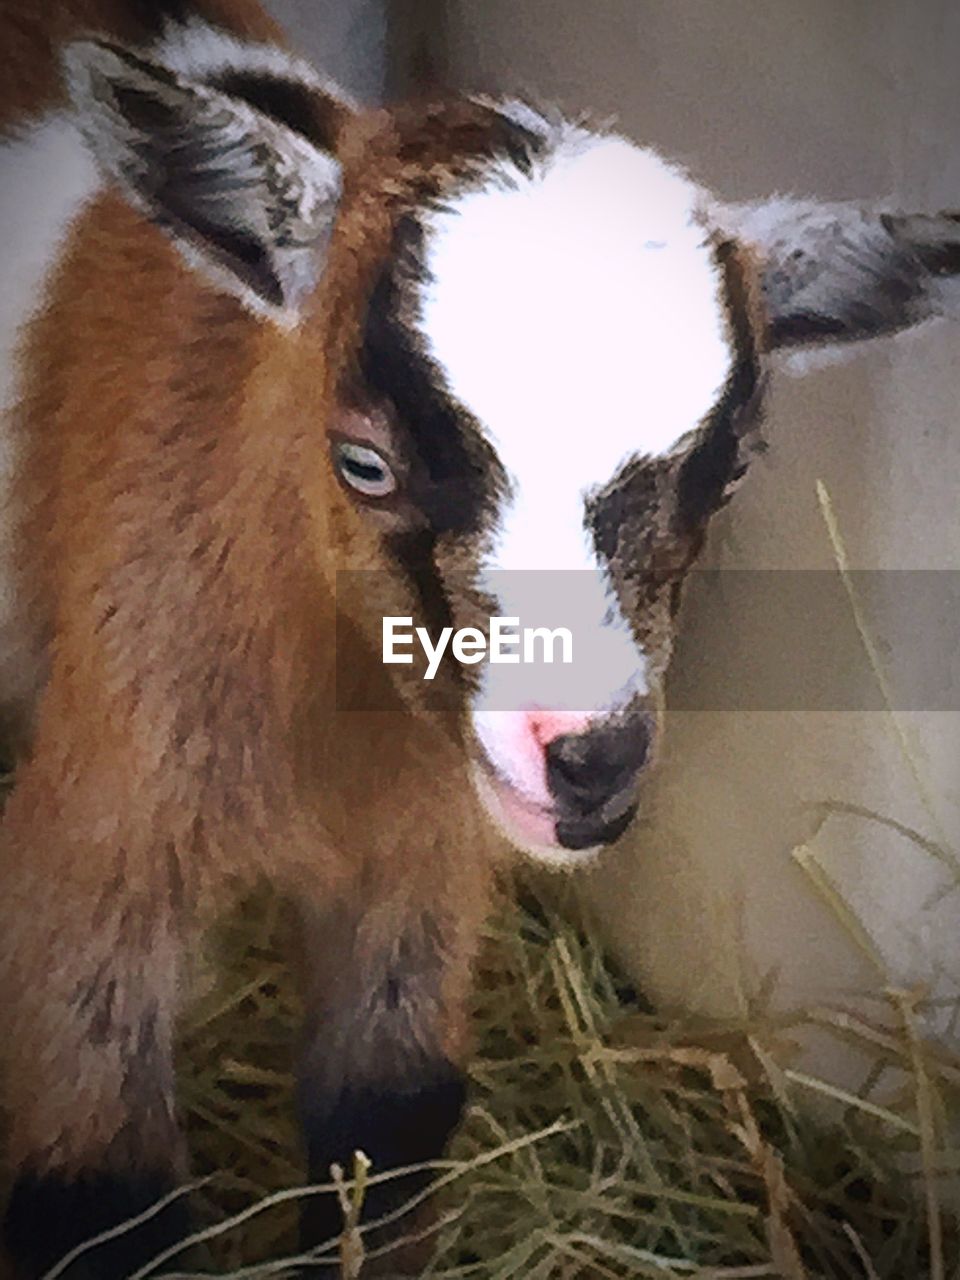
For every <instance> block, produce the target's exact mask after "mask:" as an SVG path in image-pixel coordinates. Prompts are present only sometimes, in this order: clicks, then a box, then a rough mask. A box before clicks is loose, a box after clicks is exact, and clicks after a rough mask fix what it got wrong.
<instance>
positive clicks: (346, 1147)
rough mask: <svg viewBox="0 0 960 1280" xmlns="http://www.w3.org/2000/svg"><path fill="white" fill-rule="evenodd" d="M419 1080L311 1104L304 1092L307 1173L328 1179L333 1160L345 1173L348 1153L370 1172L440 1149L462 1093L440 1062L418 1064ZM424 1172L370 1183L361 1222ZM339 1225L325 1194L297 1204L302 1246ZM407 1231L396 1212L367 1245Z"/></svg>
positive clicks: (412, 1188) (459, 1078) (385, 1208)
mask: <svg viewBox="0 0 960 1280" xmlns="http://www.w3.org/2000/svg"><path fill="white" fill-rule="evenodd" d="M420 1077H421V1078H420V1080H419V1081H417V1082H411V1084H410V1088H409V1089H406V1088H402V1087H400V1086H399V1085H398V1086H396V1087H394V1088H372V1087H367V1088H346V1089H344V1090H343V1091H342V1092H341V1093H340V1095H339V1096H338V1097H337V1098H336V1100H335V1101H333V1102H332V1104H331V1103H329V1102H328V1103H327V1105H326V1106H319V1107H318V1106H317V1102H316V1100H315V1099H310V1098H309V1097H306V1098H305V1100H304V1105H303V1131H304V1138H305V1140H306V1144H307V1153H308V1161H309V1169H310V1178H311V1180H312V1181H314V1182H328V1181H329V1180H330V1165H331V1163H333V1162H336V1163H338V1164H339V1165H341V1167H342V1168H343V1169H344V1170H345V1172H346V1174H347V1176H348V1177H349V1176H350V1175H351V1171H352V1166H353V1153H354V1151H356V1150H358V1149H359V1150H361V1151H364V1152H365V1153H366V1154H367V1155H368V1156H369V1157H370V1159H371V1160H372V1161H373V1166H374V1172H375V1173H382V1172H385V1171H386V1170H388V1169H395V1168H400V1167H402V1166H404V1165H410V1164H421V1163H424V1162H426V1161H428V1160H436V1159H438V1158H439V1157H440V1156H442V1155H443V1152H444V1148H445V1147H446V1144H447V1140H448V1138H449V1137H450V1134H451V1133H452V1132H453V1130H454V1128H455V1127H456V1125H457V1123H458V1122H459V1120H460V1116H461V1113H462V1111H463V1105H464V1100H465V1097H466V1085H465V1083H464V1077H463V1074H462V1073H461V1072H460V1071H458V1070H457V1069H456V1068H455V1067H454V1066H452V1065H451V1064H450V1063H447V1062H439V1063H435V1064H432V1065H429V1066H428V1065H427V1064H424V1066H423V1067H422V1070H421V1072H420ZM430 1176H431V1175H430V1174H429V1172H427V1173H417V1174H410V1175H408V1176H407V1177H405V1178H394V1179H391V1180H390V1181H389V1182H385V1183H380V1184H378V1185H377V1186H374V1187H370V1188H369V1189H368V1191H367V1196H366V1199H365V1201H364V1206H363V1208H364V1212H363V1219H364V1221H367V1222H369V1221H371V1220H373V1219H375V1218H379V1217H382V1216H383V1215H384V1214H387V1213H389V1212H391V1211H392V1210H394V1209H397V1208H399V1207H400V1206H401V1205H403V1204H404V1203H406V1201H408V1200H409V1199H411V1197H412V1196H414V1195H416V1194H417V1193H418V1192H419V1191H421V1190H422V1189H423V1187H425V1186H426V1185H427V1183H428V1182H429V1181H430ZM342 1230H343V1215H342V1213H341V1211H340V1206H339V1203H338V1201H337V1198H336V1197H335V1196H333V1195H322V1196H321V1195H317V1196H311V1197H309V1198H308V1199H306V1200H305V1201H304V1202H303V1209H302V1217H301V1244H302V1247H303V1248H304V1249H309V1248H312V1247H314V1246H316V1245H319V1244H322V1243H323V1242H324V1241H325V1240H329V1239H331V1238H332V1237H335V1236H337V1235H339V1234H340V1232H341V1231H342ZM407 1230H409V1225H408V1222H407V1220H405V1219H403V1218H401V1219H400V1220H399V1222H397V1223H396V1224H395V1225H394V1226H393V1227H392V1228H384V1229H383V1231H382V1233H380V1234H378V1235H377V1236H376V1237H375V1239H374V1240H373V1241H368V1247H369V1246H370V1245H373V1246H374V1247H380V1246H381V1245H384V1244H386V1243H387V1241H388V1239H389V1237H390V1236H391V1235H393V1236H398V1235H403V1234H405V1232H406V1231H407Z"/></svg>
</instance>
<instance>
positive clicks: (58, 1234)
mask: <svg viewBox="0 0 960 1280" xmlns="http://www.w3.org/2000/svg"><path fill="white" fill-rule="evenodd" d="M174 1186H175V1182H174V1180H173V1179H172V1178H170V1177H168V1176H166V1175H164V1174H159V1173H145V1172H138V1173H134V1172H130V1173H129V1174H126V1175H120V1174H112V1173H106V1172H102V1171H93V1170H91V1171H89V1172H87V1173H83V1174H81V1175H80V1176H79V1177H77V1178H74V1179H67V1178H66V1177H64V1176H63V1175H61V1174H57V1173H46V1174H36V1173H23V1174H21V1175H20V1177H19V1178H18V1179H17V1181H16V1183H15V1184H14V1187H13V1191H12V1192H11V1195H10V1200H9V1203H8V1205H7V1212H6V1217H5V1219H4V1224H3V1238H4V1244H5V1245H6V1247H7V1249H8V1250H9V1252H10V1255H11V1257H12V1258H13V1261H14V1263H15V1266H16V1268H17V1275H18V1276H20V1277H22V1278H23V1280H35V1278H36V1277H39V1276H42V1275H44V1274H46V1272H47V1271H49V1270H50V1268H51V1267H53V1266H54V1265H55V1264H56V1263H57V1262H59V1261H60V1259H61V1258H63V1257H64V1256H65V1255H66V1254H67V1253H69V1252H70V1251H71V1250H72V1249H74V1248H76V1246H77V1245H79V1244H82V1243H83V1242H84V1241H85V1240H89V1239H90V1238H91V1237H92V1236H95V1235H99V1234H100V1233H101V1232H102V1231H107V1230H109V1229H110V1228H111V1227H117V1226H119V1225H120V1224H121V1223H122V1222H126V1221H127V1219H128V1218H132V1217H135V1216H136V1215H137V1214H140V1213H142V1212H143V1211H144V1210H145V1209H148V1208H149V1207H150V1206H151V1205H153V1204H155V1203H156V1201H157V1200H159V1199H160V1198H161V1197H162V1196H165V1195H167V1194H168V1193H169V1192H170V1191H172V1190H173V1188H174ZM189 1230H190V1221H189V1215H188V1213H187V1209H186V1206H185V1204H184V1202H183V1200H182V1199H180V1200H176V1201H174V1202H173V1204H170V1205H168V1206H167V1207H166V1208H165V1209H163V1210H162V1211H161V1212H160V1213H159V1214H157V1215H156V1216H155V1217H153V1218H150V1219H149V1220H148V1221H146V1222H144V1223H143V1224H142V1225H141V1226H139V1227H136V1228H134V1229H132V1230H130V1231H125V1232H124V1233H123V1234H122V1235H120V1236H118V1237H117V1238H116V1239H114V1240H111V1241H109V1242H107V1243H105V1244H102V1245H99V1246H97V1247H96V1248H95V1249H91V1250H90V1252H89V1253H85V1254H83V1256H82V1258H79V1259H78V1260H77V1262H76V1264H75V1265H74V1266H72V1267H70V1268H68V1269H67V1271H65V1272H64V1280H118V1278H119V1277H120V1276H127V1275H131V1274H132V1273H133V1272H134V1271H137V1270H139V1269H140V1268H141V1267H143V1266H145V1265H146V1264H147V1263H148V1262H149V1261H150V1259H151V1258H153V1257H155V1256H156V1255H157V1254H158V1253H160V1252H161V1251H162V1250H164V1249H166V1248H168V1247H170V1246H171V1245H173V1244H175V1243H176V1242H177V1241H179V1240H183V1239H184V1238H185V1237H186V1236H187V1235H188V1234H189Z"/></svg>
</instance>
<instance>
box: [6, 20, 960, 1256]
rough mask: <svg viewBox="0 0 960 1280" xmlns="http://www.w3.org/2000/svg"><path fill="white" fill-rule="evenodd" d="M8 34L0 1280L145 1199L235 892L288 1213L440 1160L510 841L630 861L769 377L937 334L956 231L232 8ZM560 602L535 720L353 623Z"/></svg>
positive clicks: (545, 850) (509, 698)
mask: <svg viewBox="0 0 960 1280" xmlns="http://www.w3.org/2000/svg"><path fill="white" fill-rule="evenodd" d="M0 41H2V44H3V47H4V48H5V49H6V50H7V56H8V58H9V59H11V60H12V69H11V70H10V74H8V77H7V78H6V79H5V81H4V86H3V90H2V94H3V97H2V98H0V126H2V127H3V129H4V131H5V134H6V137H7V143H6V145H5V148H4V150H3V151H2V153H0V154H2V160H0V164H2V192H3V196H2V201H3V205H2V207H3V214H4V227H3V251H4V252H5V254H6V255H7V258H8V265H7V266H6V267H5V270H4V298H3V304H2V306H3V310H2V313H0V389H2V397H3V437H2V439H3V450H4V453H3V458H4V468H3V477H4V484H5V489H6V492H5V497H4V513H5V516H4V520H5V522H4V525H3V558H2V566H3V567H2V573H3V576H2V580H0V581H2V586H3V592H2V597H0V598H2V609H3V616H2V618H0V680H2V687H0V696H2V701H3V704H4V708H5V714H6V717H7V719H8V721H9V723H10V725H11V726H14V725H16V726H17V727H18V729H19V732H20V734H21V735H22V740H23V749H22V761H21V763H20V767H19V772H18V775H17V781H16V787H15V790H14V792H13V794H12V796H11V798H10V800H9V802H8V804H7V808H6V813H5V815H4V818H3V831H2V840H0V843H2V853H0V875H2V887H0V913H2V922H0V939H2V942H0V973H2V988H0V989H2V992H3V997H2V1015H0V1026H2V1045H3V1050H4V1052H5V1056H6V1064H5V1065H6V1071H5V1091H6V1092H5V1097H6V1102H7V1104H8V1107H9V1112H10V1116H11V1133H10V1145H9V1152H10V1158H11V1161H12V1163H13V1166H14V1168H15V1170H16V1181H15V1185H14V1188H13V1192H12V1196H11V1199H10V1203H9V1208H8V1210H7V1214H6V1219H5V1237H4V1238H5V1244H6V1247H7V1249H8V1250H9V1252H10V1254H11V1255H12V1257H13V1260H14V1264H15V1267H16V1269H17V1275H18V1276H19V1277H21V1278H24V1280H25V1278H28V1277H37V1276H39V1275H41V1274H42V1273H43V1272H44V1270H45V1269H47V1268H48V1267H49V1266H51V1265H52V1264H54V1263H55V1262H56V1261H57V1260H58V1259H59V1258H61V1257H62V1256H63V1255H64V1254H65V1253H67V1252H68V1251H69V1250H70V1249H72V1248H73V1247H75V1246H76V1245H77V1244H78V1242H80V1241H81V1240H82V1239H83V1238H85V1237H88V1236H90V1235H91V1234H93V1233H95V1232H98V1231H100V1230H102V1229H105V1228H109V1227H111V1226H113V1225H115V1224H116V1223H118V1222H119V1221H121V1220H122V1219H124V1218H126V1217H127V1216H129V1215H132V1214H135V1213H137V1212H139V1211H141V1210H143V1209H144V1208H145V1207H147V1206H148V1205H149V1204H150V1203H151V1202H153V1201H154V1200H155V1199H156V1198H157V1197H158V1196H160V1195H161V1194H162V1193H163V1192H165V1191H166V1190H168V1189H169V1188H170V1187H171V1186H172V1185H174V1184H175V1183H176V1182H177V1181H178V1180H179V1179H180V1178H181V1177H182V1174H183V1164H182V1152H181V1147H180V1142H179V1139H178V1134H177V1128H176V1123H175V1117H174V1111H173V1101H172V1098H173V1064H172V1058H171V1032H172V1027H173V1022H174V1018H175V1015H176V1010H177V1005H178V997H179V994H180V988H181V980H182V971H183V960H182V957H183V955H184V954H185V948H186V947H187V945H188V944H189V943H190V942H191V940H192V938H193V937H194V936H195V934H196V932H197V931H198V930H199V929H200V928H201V927H202V925H203V923H204V921H205V920H206V919H207V918H208V917H209V915H210V913H211V911H212V910H213V909H214V908H217V907H220V906H221V905H222V903H223V901H224V898H225V895H226V894H227V893H228V892H233V891H234V890H236V889H240V888H242V887H244V886H245V885H249V884H250V883H251V881H253V880H254V879H255V878H257V877H258V876H260V875H261V874H268V875H269V876H270V877H271V879H272V880H273V881H274V882H275V883H276V884H277V885H279V887H280V889H281V890H282V891H283V892H284V893H285V894H287V895H288V896H289V897H290V898H291V899H292V900H293V901H294V902H295V903H296V904H297V905H298V907H299V910H300V916H301V918H302V922H303V933H302V946H301V948H300V952H301V961H302V969H303V992H304V998H305V1001H306V1007H307V1019H306V1026H305V1028H304V1037H303V1045H302V1050H301V1054H300V1069H299V1081H300V1085H299V1088H300V1094H299V1096H300V1108H301V1114H302V1121H303V1131H304V1136H305V1141H306V1146H307V1150H308V1155H309V1167H310V1173H311V1176H312V1177H313V1178H315V1179H318V1180H326V1178H327V1177H328V1171H329V1166H330V1163H331V1161H334V1160H339V1161H349V1157H350V1153H351V1152H352V1150H353V1149H354V1148H357V1147H359V1148H363V1149H364V1150H365V1151H366V1152H367V1153H368V1154H369V1155H370V1156H371V1158H372V1159H373V1161H374V1163H375V1165H376V1167H377V1168H384V1167H386V1166H390V1165H405V1164H409V1163H412V1162H416V1161H422V1160H427V1159H429V1158H432V1157H436V1156H438V1155H439V1154H440V1152H441V1151H442V1149H443V1146H444V1143H445V1140H446V1138H447V1136H448V1134H449V1133H450V1131H451V1129H452V1128H453V1127H454V1125H455V1124H456V1122H457V1118H458V1115H459V1113H460V1109H461V1104H462V1099H463V1085H462V1081H461V1064H462V1062H463V1059H464V1054H465V1041H466V1028H465V1025H464V1005H465V996H466V993H467V987H468V981H469V974H470V969H471V963H472V960H473V957H474V952H475V949H476V945H477V937H478V932H479V927H480V924H481V921H482V920H483V917H484V913H485V910H486V906H487V902H488V894H489V888H490V882H491V876H492V870H493V867H494V865H495V863H496V861H497V857H498V850H501V849H505V848H506V843H505V842H504V841H503V839H502V837H503V835H504V834H506V835H507V836H508V837H509V839H510V841H511V842H512V844H513V845H515V846H518V847H520V848H522V849H525V850H527V851H528V852H530V853H532V854H533V855H535V856H537V857H539V858H541V859H543V860H546V861H550V862H560V863H563V862H573V861H576V860H577V859H578V858H579V857H582V856H584V854H585V853H586V852H589V851H592V850H594V849H596V848H598V847H600V846H603V845H605V844H608V843H610V842H611V841H613V840H614V839H615V838H616V837H617V836H618V835H619V834H620V833H621V832H622V831H623V830H624V829H625V827H626V826H627V825H628V824H629V822H630V820H631V818H632V816H633V814H634V812H635V809H636V805H637V786H638V781H639V779H640V777H641V776H642V773H643V771H644V768H645V767H646V766H647V764H648V762H649V758H650V755H651V752H652V749H653V746H654V739H655V734H656V728H657V724H658V708H659V699H660V687H661V682H662V677H663V674H664V670H665V667H666V664H667V660H668V656H669V650H670V643H671V635H672V630H673V616H674V613H675V610H676V606H677V601H678V596H679V587H680V584H681V582H682V580H683V576H684V573H685V572H686V570H687V568H688V567H689V565H690V564H691V561H692V560H693V558H694V556H695V555H696V552H697V549H698V547H699V545H700V542H701V540H702V537H703V533H704V529H705V525H706V522H707V520H708V519H709V517H710V515H711V514H712V513H713V512H714V511H715V510H716V509H717V508H718V507H719V506H720V505H721V503H722V502H723V501H724V500H725V498H726V497H727V495H728V494H729V492H730V490H731V488H732V486H733V485H734V483H735V482H736V481H737V480H738V479H739V478H740V476H741V475H742V473H743V471H744V468H745V465H746V461H747V456H748V452H749V447H750V440H751V433H752V430H753V428H754V427H755V425H756V421H757V413H758V408H759V401H760V394H761V391H762V386H763V381H764V371H765V368H766V365H767V362H768V359H769V354H770V353H771V352H772V351H773V350H774V349H775V348H784V347H790V346H794V345H797V344H802V343H806V342H810V341H817V342H822V341H824V340H830V341H834V340H836V341H839V340H845V339H851V338H868V337H871V336H872V335H875V334H879V333H885V332H890V331H894V330H897V329H900V328H902V327H904V326H906V325H909V324H913V323H915V322H918V321H921V320H923V319H924V318H926V317H927V316H930V315H932V314H934V313H935V312H936V311H937V310H938V309H940V304H941V300H942V288H943V281H944V279H945V277H947V276H949V275H951V274H952V273H954V272H956V271H957V270H958V269H960V252H958V247H960V240H958V234H957V224H956V222H955V221H954V219H953V218H951V217H948V216H946V215H942V216H932V217H923V216H892V215H873V214H871V213H869V212H867V211H862V210H858V209H849V208H839V207H829V208H826V207H818V206H813V205H809V204H801V203H796V202H791V201H786V200H775V201H773V202H770V203H768V204H766V205H762V206H758V207H756V208H751V209H729V208H728V209H722V208H719V207H718V206H717V205H716V204H715V203H714V202H713V201H711V200H710V199H709V198H708V197H707V196H706V195H705V194H704V193H703V192H702V191H701V190H699V189H698V188H697V187H696V186H695V185H694V184H693V183H692V182H691V181H690V180H689V179H688V177H687V176H686V175H685V174H684V173H683V172H681V171H680V170H679V169H677V168H675V167H674V166H672V165H670V164H667V163H665V162H664V161H663V160H662V159H660V158H659V157H658V156H657V155H655V154H654V153H652V152H651V151H649V150H645V149H642V148H640V147H638V146H635V145H633V144H632V143H630V142H628V141H626V140H624V139H623V138H620V137H617V136H615V135H613V134H610V133H608V132H605V131H600V130H594V129H592V128H590V127H588V126H587V125H585V124H579V123H572V122H569V121H566V120H563V119H560V118H558V117H556V118H555V117H552V116H549V115H544V114H541V113H540V112H538V111H536V110H534V109H532V108H531V107H529V106H527V105H525V104H522V103H520V102H516V101H503V102H497V101H490V100H481V99H461V100H450V101H446V102H444V103H441V104H439V105H435V106H430V107H423V106H421V107H418V108H416V109H413V108H406V109H405V108H400V109H396V110H393V111H390V112H377V111H369V112H359V111H356V110H354V109H353V108H352V107H351V106H350V105H349V104H348V103H347V102H345V101H344V100H343V98H342V97H341V96H338V95H337V92H336V91H335V90H334V89H333V88H331V86H330V85H329V84H328V83H327V82H326V81H324V80H323V79H322V77H320V76H318V75H317V74H316V73H315V72H314V71H312V70H311V69H310V68H309V67H308V66H306V65H305V64H304V63H303V62H301V61H300V60H298V59H297V58H295V57H293V56H291V55H290V54H289V53H287V52H286V51H285V50H284V48H283V47H282V44H281V43H279V37H278V36H277V33H275V32H274V30H273V29H272V26H271V24H270V23H269V22H268V20H267V19H266V18H264V17H263V15H262V14H260V13H259V12H258V11H257V10H256V8H255V7H254V5H253V4H248V3H246V2H245V0H196V4H195V6H193V7H192V8H190V9H189V11H188V6H187V5H185V4H184V3H166V4H164V3H156V4H151V3H148V0H61V3H56V4H49V5H45V6H41V5H36V4H35V3H34V2H33V0H3V3H2V4H0ZM61 66H62V68H63V69H64V74H63V76H62V80H61V77H60V74H59V68H60V67H61ZM61 83H62V84H63V85H64V90H65V93H64V90H61V88H60V85H61ZM62 95H63V96H62ZM527 570H551V571H562V572H551V573H542V574H537V573H533V574H530V573H527V572H525V571H527ZM566 571H570V572H566ZM551 610H552V612H553V614H563V613H564V610H566V617H567V619H568V620H572V621H573V622H574V623H575V627H576V637H577V643H578V645H580V646H581V647H583V648H584V649H585V651H586V653H587V654H588V658H589V660H588V661H587V662H586V664H581V667H582V669H581V670H580V671H579V672H578V675H577V678H576V682H575V687H573V686H571V685H570V683H569V681H570V679H571V676H570V673H569V672H567V671H565V670H564V668H563V667H562V666H559V665H554V666H550V667H547V666H544V667H543V668H542V669H541V670H539V671H537V672H533V671H527V670H521V671H520V672H519V674H518V672H517V669H516V668H515V667H513V666H510V665H509V664H508V665H506V666H504V665H500V666H497V665H496V664H493V663H486V664H484V665H482V666H476V667H465V668H463V669H462V670H461V669H460V668H459V667H456V666H451V665H450V664H447V665H446V666H445V667H444V669H443V670H442V671H441V672H440V674H439V675H438V677H437V679H436V680H435V681H431V682H425V681H423V680H422V679H421V676H422V674H423V672H422V664H419V665H418V663H417V662H413V663H411V664H409V665H397V666H390V667H385V666H384V664H383V661H382V654H381V634H382V626H383V619H384V617H386V616H392V617H410V618H412V619H416V620H417V621H418V622H420V623H422V624H424V625H425V626H427V627H431V628H437V627H441V626H443V625H445V624H451V625H455V626H457V627H463V626H467V625H479V628H480V630H481V631H483V627H484V626H486V625H488V621H485V620H488V618H489V616H495V615H497V616H517V617H526V616H529V615H530V614H531V611H532V612H533V613H534V614H535V615H538V616H539V615H544V616H545V615H546V614H548V613H551ZM508 677H510V678H509V679H508ZM425 691H426V692H425ZM390 1185H393V1184H390ZM414 1188H415V1182H414V1181H413V1180H411V1179H408V1180H407V1182H406V1183H401V1184H399V1186H398V1188H397V1190H396V1191H395V1192H388V1191H387V1190H381V1191H378V1192H376V1193H375V1194H371V1196H370V1202H369V1210H370V1213H371V1214H372V1215H375V1216H376V1215H379V1214H382V1213H384V1212H385V1211H387V1210H389V1209H390V1208H391V1207H392V1206H393V1205H394V1204H395V1200H396V1197H397V1196H401V1197H404V1198H405V1197H406V1196H407V1195H409V1194H410V1193H411V1191H412V1190H413V1189H414ZM306 1204H307V1206H308V1207H307V1209H306V1211H305V1215H304V1223H303V1237H304V1244H305V1245H311V1244H315V1243H317V1242H318V1241H321V1240H323V1239H326V1238H327V1237H328V1236H330V1235H333V1234H335V1233H336V1231H337V1229H338V1225H339V1223H338V1212H337V1209H336V1206H335V1204H334V1203H333V1201H332V1199H331V1197H328V1196H324V1197H314V1198H312V1199H309V1200H307V1201H306ZM184 1228H185V1224H184V1223H183V1222H182V1221H181V1220H180V1211H179V1210H178V1209H176V1208H168V1209H166V1210H165V1211H164V1212H163V1213H161V1214H159V1215H158V1216H156V1217H154V1218H152V1219H151V1220H150V1221H149V1222H147V1223H146V1224H144V1225H143V1226H141V1227H140V1228H139V1229H137V1230H135V1231H132V1232H130V1233H128V1234H126V1235H124V1236H123V1237H122V1238H121V1239H119V1240H116V1241H114V1242H113V1243H111V1244H108V1245H106V1246H103V1247H101V1248H99V1249H96V1250H94V1251H91V1252H90V1253H88V1254H85V1255H84V1256H83V1258H82V1260H81V1261H78V1262H77V1263H76V1264H74V1266H73V1267H72V1268H71V1269H70V1270H69V1271H68V1273H67V1274H68V1276H69V1277H81V1276H83V1277H88V1278H89V1277H95V1278H99V1280H118V1278H119V1277H120V1276H122V1275H126V1274H127V1273H128V1272H129V1271H130V1270H133V1269H135V1268H136V1267H137V1266H138V1265H141V1264H142V1263H143V1261H144V1260H145V1259H146V1258H148V1257H150V1256H151V1255H152V1254H153V1253H154V1252H155V1251H156V1250H157V1249H158V1248H160V1247H162V1246H163V1245H164V1244H166V1243H169V1242H170V1241H171V1240H172V1239H175V1238H177V1237H178V1233H180V1232H181V1231H182V1230H184ZM381 1238H383V1239H385V1238H386V1237H381ZM407 1265H416V1264H415V1262H414V1261H412V1260H410V1259H408V1260H407Z"/></svg>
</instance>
